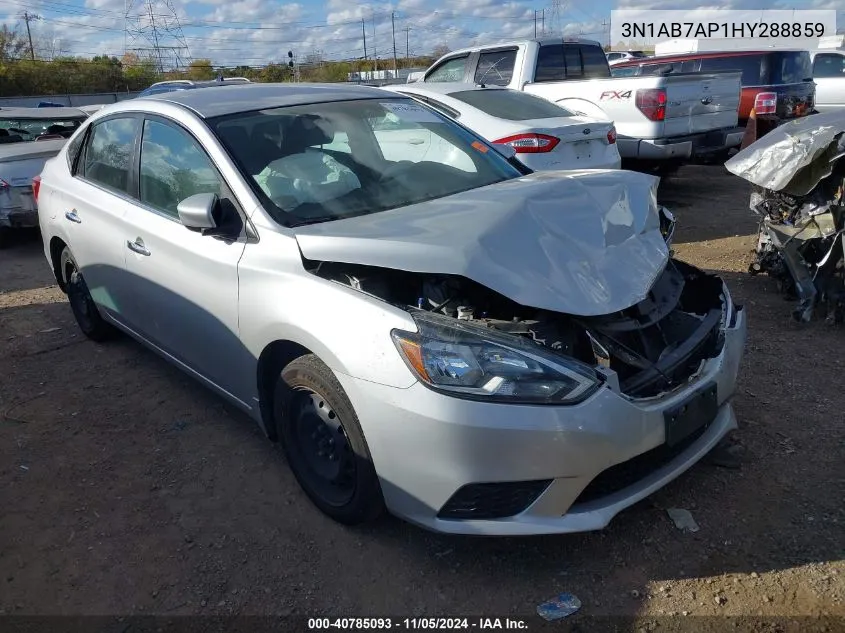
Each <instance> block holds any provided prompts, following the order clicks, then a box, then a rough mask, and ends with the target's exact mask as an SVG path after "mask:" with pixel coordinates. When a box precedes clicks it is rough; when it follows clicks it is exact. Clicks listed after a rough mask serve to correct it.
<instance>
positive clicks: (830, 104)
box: [810, 48, 845, 112]
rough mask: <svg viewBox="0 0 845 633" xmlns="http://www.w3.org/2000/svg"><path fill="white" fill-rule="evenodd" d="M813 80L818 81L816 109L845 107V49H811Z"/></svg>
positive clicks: (823, 110) (826, 109)
mask: <svg viewBox="0 0 845 633" xmlns="http://www.w3.org/2000/svg"><path fill="white" fill-rule="evenodd" d="M810 58H811V59H812V60H813V81H815V82H816V110H818V111H819V112H827V111H829V110H834V109H836V108H845V50H841V49H823V48H821V49H818V50H815V51H810Z"/></svg>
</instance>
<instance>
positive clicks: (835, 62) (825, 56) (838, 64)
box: [813, 53, 845, 79]
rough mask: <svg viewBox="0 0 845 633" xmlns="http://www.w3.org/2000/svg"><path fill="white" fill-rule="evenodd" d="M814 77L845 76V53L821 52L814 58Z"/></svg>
mask: <svg viewBox="0 0 845 633" xmlns="http://www.w3.org/2000/svg"><path fill="white" fill-rule="evenodd" d="M813 77H818V78H820V79H823V78H827V77H839V78H845V55H837V54H836V53H819V54H818V55H816V58H815V59H814V60H813Z"/></svg>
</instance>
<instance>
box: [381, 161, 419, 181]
mask: <svg viewBox="0 0 845 633" xmlns="http://www.w3.org/2000/svg"><path fill="white" fill-rule="evenodd" d="M414 166H416V163H415V162H414V161H412V160H400V161H399V162H397V163H394V164H393V165H391V166H390V167H388V168H387V169H385V170H384V171H383V172H381V177H380V178H379V180H380V181H385V180H388V179H390V178H395V177H396V176H397V174H400V173H402V172H405V171H408V169H410V168H411V167H414Z"/></svg>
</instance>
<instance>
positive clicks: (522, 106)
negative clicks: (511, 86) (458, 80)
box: [449, 89, 575, 121]
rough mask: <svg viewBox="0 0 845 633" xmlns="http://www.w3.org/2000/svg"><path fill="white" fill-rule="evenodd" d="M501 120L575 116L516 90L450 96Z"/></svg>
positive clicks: (455, 93) (465, 92) (478, 91)
mask: <svg viewBox="0 0 845 633" xmlns="http://www.w3.org/2000/svg"><path fill="white" fill-rule="evenodd" d="M449 96H450V97H452V98H453V99H457V100H459V101H463V102H464V103H466V104H469V105H471V106H472V107H474V108H477V109H479V110H481V111H482V112H484V113H485V114H489V115H490V116H494V117H496V118H499V119H507V120H508V121H528V120H530V119H551V118H555V117H570V116H575V115H574V114H573V113H572V112H570V111H569V110H567V109H566V108H563V107H561V106H559V105H557V104H556V103H552V102H551V101H547V100H546V99H541V98H540V97H535V96H534V95H530V94H528V93H526V92H518V91H516V90H499V89H492V90H463V91H461V92H453V93H451V94H450V95H449Z"/></svg>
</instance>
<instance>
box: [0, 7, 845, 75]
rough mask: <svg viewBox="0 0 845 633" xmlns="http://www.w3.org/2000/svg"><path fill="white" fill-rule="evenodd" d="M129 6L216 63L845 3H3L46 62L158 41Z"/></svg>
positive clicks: (601, 34) (0, 11)
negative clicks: (677, 15) (665, 13)
mask: <svg viewBox="0 0 845 633" xmlns="http://www.w3.org/2000/svg"><path fill="white" fill-rule="evenodd" d="M127 2H129V3H130V6H129V9H128V13H129V15H130V16H134V17H130V20H129V25H130V27H132V26H133V24H135V25H136V26H139V27H143V28H145V32H146V34H147V35H148V36H150V37H152V32H151V29H150V28H149V25H150V22H151V19H150V13H151V14H152V21H154V22H155V23H156V25H157V27H158V32H159V43H160V44H161V45H175V46H181V44H179V43H178V42H176V41H175V40H174V39H173V38H172V36H171V35H169V33H170V31H171V28H175V26H176V23H177V19H178V23H179V25H180V26H181V31H182V34H183V36H184V43H185V44H187V47H188V54H189V56H190V57H189V58H190V59H200V58H210V59H211V60H212V62H213V63H214V65H216V66H236V65H249V66H261V65H264V64H267V63H269V62H283V63H284V62H286V61H287V52H288V51H292V52H293V53H295V54H296V56H297V58H298V59H299V60H300V61H304V60H305V58H306V57H307V56H309V55H312V56H313V55H315V54H316V55H320V56H322V57H323V58H324V59H360V58H363V57H364V41H363V40H364V38H363V34H362V22H361V21H362V19H363V20H364V30H365V31H366V46H367V51H366V52H367V57H368V58H370V59H371V58H372V57H373V55H374V54H375V55H377V56H378V58H379V59H392V56H393V46H394V44H393V42H394V32H395V42H396V54H397V56H398V57H399V58H402V57H404V56H405V54H406V50H407V52H408V53H409V54H410V55H412V56H413V55H421V54H430V53H431V52H432V51H433V50H434V49H435V47H438V46H447V47H449V48H450V49H453V50H454V49H457V48H461V47H465V46H471V45H474V44H478V43H491V42H495V41H500V40H503V39H510V38H524V37H533V36H534V32H535V31H534V29H535V15H536V28H537V30H538V33H539V32H540V31H541V28H542V18H541V16H543V14H544V15H545V28H546V33H547V34H553V35H560V34H563V35H581V36H583V37H588V38H591V39H596V40H600V41H602V43H603V44H604V43H607V42H608V39H609V34H610V31H609V24H610V12H611V10H612V9H618V8H637V9H675V10H683V9H692V8H710V7H712V8H725V9H811V8H812V9H843V8H845V4H844V2H845V0H703V1H702V0H671V1H670V0H592V1H591V2H583V1H570V2H567V1H564V0H557V2H556V0H392V1H390V2H361V1H356V0H298V1H297V2H278V1H276V0H2V2H1V3H0V23H6V24H8V25H10V26H16V27H17V28H18V29H20V30H21V31H22V32H24V33H25V22H24V20H23V18H22V16H23V13H24V11H28V12H30V13H35V14H36V15H37V16H39V17H40V19H37V20H32V21H31V22H30V27H31V29H32V35H33V39H34V40H35V44H36V50H37V52H38V53H39V54H40V55H41V56H43V57H46V58H49V57H50V56H51V55H60V54H61V55H80V56H85V57H90V56H93V55H99V54H110V55H117V56H120V55H122V54H123V53H124V51H125V50H126V49H127V48H129V49H131V48H143V47H149V46H151V44H150V42H149V41H147V40H146V39H144V37H143V36H140V37H137V36H135V37H133V36H130V37H128V38H127V37H126V36H125V26H126V20H125V15H126V14H127V8H126V3H127ZM148 2H151V3H152V7H149V6H148V5H147V3H148ZM168 3H170V6H171V7H172V10H171V9H169V8H168ZM556 3H557V8H555V4H556ZM140 15H144V16H145V17H144V18H143V19H140V18H139V17H138V16H140ZM174 15H175V16H176V17H175V18H174V17H173V16H174ZM391 16H392V17H393V24H391ZM139 20H140V21H139ZM136 21H139V22H137V24H136ZM837 26H838V27H839V28H845V10H839V11H838V13H837ZM180 55H182V56H184V51H180Z"/></svg>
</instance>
